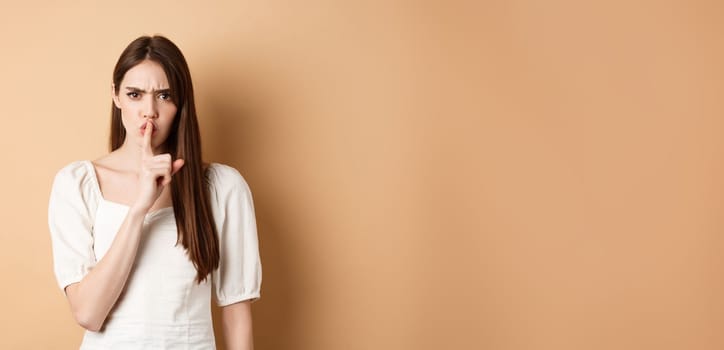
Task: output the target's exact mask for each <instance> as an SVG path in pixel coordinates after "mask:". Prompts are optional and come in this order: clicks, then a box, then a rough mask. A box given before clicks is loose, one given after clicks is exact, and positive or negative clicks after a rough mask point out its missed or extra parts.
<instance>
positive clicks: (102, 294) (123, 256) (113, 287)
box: [65, 210, 145, 332]
mask: <svg viewBox="0 0 724 350" xmlns="http://www.w3.org/2000/svg"><path fill="white" fill-rule="evenodd" d="M144 215H145V212H143V211H139V210H131V211H129V213H128V215H127V216H126V218H125V220H124V221H123V224H122V225H121V228H120V229H119V231H118V234H117V235H116V237H115V239H114V240H113V243H112V244H111V247H110V248H109V249H108V252H107V253H106V255H105V256H104V257H103V259H101V260H100V261H99V262H98V264H97V265H96V266H95V268H93V269H92V270H91V271H90V272H88V274H87V275H86V276H85V277H84V278H83V280H81V281H80V282H78V283H73V284H71V285H68V286H67V287H66V288H65V293H66V295H67V297H68V302H69V303H70V308H71V311H72V312H73V317H74V318H75V320H76V321H77V322H78V324H80V325H81V326H82V327H83V328H85V329H87V330H90V331H94V332H97V331H98V330H100V328H101V326H102V325H103V322H104V321H105V319H106V317H107V316H108V313H109V312H110V311H111V308H113V305H114V304H115V303H116V300H118V297H119V296H120V294H121V291H122V290H123V287H124V286H125V285H126V281H127V280H128V275H129V273H130V271H131V268H132V267H133V262H134V261H135V259H136V253H137V252H138V245H139V242H140V241H141V232H142V231H141V229H142V227H143V219H144Z"/></svg>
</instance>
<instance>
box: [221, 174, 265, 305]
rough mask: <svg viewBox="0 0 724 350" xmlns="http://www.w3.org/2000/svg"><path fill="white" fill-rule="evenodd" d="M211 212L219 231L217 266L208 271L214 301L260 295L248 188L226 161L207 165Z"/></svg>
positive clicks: (253, 299) (255, 231) (238, 299)
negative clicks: (218, 259)
mask: <svg viewBox="0 0 724 350" xmlns="http://www.w3.org/2000/svg"><path fill="white" fill-rule="evenodd" d="M211 173H212V174H210V175H211V182H212V186H211V202H212V212H213V215H214V220H215V223H216V228H217V232H218V234H219V252H220V255H221V258H220V261H219V268H218V269H216V270H215V271H213V272H212V283H213V292H214V295H215V296H216V304H217V305H219V306H226V305H230V304H233V303H236V302H240V301H244V300H251V302H255V301H257V300H258V299H259V298H260V296H261V295H260V291H261V272H262V271H261V259H260V257H259V243H258V238H257V229H256V217H255V214H254V203H253V200H252V196H251V190H250V189H249V186H248V184H247V183H246V181H245V180H244V178H243V177H242V176H241V174H239V172H238V171H237V170H236V169H234V168H232V167H230V166H227V165H223V164H219V163H214V164H213V165H212V167H211Z"/></svg>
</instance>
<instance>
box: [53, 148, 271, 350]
mask: <svg viewBox="0 0 724 350" xmlns="http://www.w3.org/2000/svg"><path fill="white" fill-rule="evenodd" d="M207 178H208V180H209V186H210V187H209V188H210V200H211V207H212V215H213V219H214V223H215V224H216V228H217V231H218V234H219V251H220V254H221V259H220V263H219V268H218V269H217V270H215V271H213V272H212V274H211V276H210V278H207V280H206V281H205V282H203V283H201V284H197V283H196V282H195V281H194V279H195V277H196V269H195V268H194V266H193V264H192V263H191V261H190V260H189V259H188V257H187V255H186V252H185V250H184V248H183V246H182V245H181V244H180V243H179V244H178V245H176V241H177V230H176V222H175V217H174V213H173V209H172V208H171V207H167V208H162V209H159V210H156V211H153V212H150V213H148V214H147V215H146V217H145V219H144V224H143V238H142V239H141V243H140V245H139V248H138V253H137V256H136V261H135V262H134V265H133V268H132V270H131V273H130V275H129V277H128V281H127V282H126V285H125V287H124V289H123V291H122V293H121V295H120V297H119V298H118V301H117V302H116V304H115V305H114V307H113V309H112V310H111V312H110V313H109V315H108V317H107V318H106V320H105V323H104V325H103V327H102V328H101V330H100V331H98V332H92V331H86V332H85V335H84V337H83V342H82V344H81V346H80V349H123V350H133V349H187V350H196V349H215V348H216V345H215V340H214V332H213V325H212V320H211V304H210V303H211V295H212V292H213V294H214V296H215V299H216V303H217V305H219V306H225V305H229V304H233V303H236V302H239V301H243V300H251V301H252V302H253V301H256V300H258V299H259V298H260V289H261V261H260V258H259V249H258V240H257V231H256V219H255V215H254V205H253V201H252V196H251V191H250V190H249V186H248V185H247V183H246V181H245V180H244V178H243V177H242V176H241V175H240V174H239V172H238V171H236V169H234V168H232V167H230V166H227V165H223V164H219V163H211V165H210V166H209V170H208V176H207ZM128 210H129V207H128V206H125V205H123V204H120V203H115V202H111V201H107V200H105V199H104V198H103V195H102V193H101V191H100V187H99V185H98V180H97V177H96V173H95V169H94V167H93V164H92V163H91V162H90V161H88V160H82V161H76V162H73V163H70V164H69V165H67V166H65V167H63V168H62V169H61V170H60V171H59V172H58V173H57V174H56V176H55V179H54V181H53V187H52V190H51V195H50V202H49V207H48V223H49V226H50V236H51V241H52V247H53V263H54V270H55V276H56V279H57V282H58V286H59V287H60V288H61V290H65V287H66V286H68V285H69V284H71V283H74V282H79V281H80V280H82V279H83V277H84V276H85V275H86V274H87V273H88V272H89V271H90V270H91V269H93V267H94V266H95V264H96V263H97V262H98V261H100V260H101V259H102V258H103V256H104V255H105V254H106V252H107V251H108V249H109V248H110V246H111V243H112V242H113V238H114V237H115V235H116V233H117V232H118V229H119V228H120V226H121V224H122V222H123V220H124V218H125V216H126V213H127V212H128Z"/></svg>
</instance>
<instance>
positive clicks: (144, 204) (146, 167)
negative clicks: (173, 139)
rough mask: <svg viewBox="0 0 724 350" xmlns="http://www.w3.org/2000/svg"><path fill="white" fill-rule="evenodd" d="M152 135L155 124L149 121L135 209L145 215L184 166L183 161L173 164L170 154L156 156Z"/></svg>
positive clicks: (177, 160)
mask: <svg viewBox="0 0 724 350" xmlns="http://www.w3.org/2000/svg"><path fill="white" fill-rule="evenodd" d="M152 134H153V123H151V122H150V121H147V122H146V129H145V130H144V132H143V145H142V149H141V168H140V169H139V171H138V180H139V182H140V186H139V191H138V196H137V197H136V202H135V203H134V207H135V208H136V209H138V210H140V211H142V212H144V213H146V212H148V210H149V209H151V207H152V206H153V203H155V202H156V200H157V199H158V197H159V196H160V195H161V192H162V191H163V189H164V188H165V187H166V186H168V184H170V183H171V177H172V176H173V175H174V174H176V173H177V172H178V171H179V170H180V169H181V167H182V166H183V165H184V160H183V159H176V160H175V161H173V162H171V155H170V154H168V153H164V154H159V155H154V154H153V148H152V147H151V135H152Z"/></svg>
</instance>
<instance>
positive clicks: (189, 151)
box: [110, 35, 219, 283]
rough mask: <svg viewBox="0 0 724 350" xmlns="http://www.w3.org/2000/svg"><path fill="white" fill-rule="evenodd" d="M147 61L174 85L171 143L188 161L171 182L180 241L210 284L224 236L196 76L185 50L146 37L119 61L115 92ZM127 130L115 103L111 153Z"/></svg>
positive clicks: (169, 146) (162, 39)
mask: <svg viewBox="0 0 724 350" xmlns="http://www.w3.org/2000/svg"><path fill="white" fill-rule="evenodd" d="M144 60H151V61H154V62H157V63H159V64H160V65H161V66H162V67H163V70H164V72H166V77H167V78H168V82H169V84H170V89H171V99H172V101H173V102H174V104H176V107H177V111H176V117H175V118H174V121H173V124H172V126H171V132H170V133H169V136H168V138H167V139H166V146H167V149H168V152H169V153H170V154H171V156H172V157H173V159H179V158H181V159H183V160H184V166H183V167H182V168H181V170H179V171H178V172H177V173H176V174H175V175H174V177H173V181H171V197H172V199H173V212H174V214H175V215H176V226H177V227H178V240H177V241H176V244H178V242H179V241H181V243H182V244H183V246H184V248H185V249H186V252H187V253H188V256H189V259H190V260H191V262H192V263H193V264H194V267H195V268H196V271H197V274H196V281H197V282H198V283H201V282H202V281H204V280H206V278H207V276H208V275H209V273H211V272H212V271H213V270H215V269H216V268H218V267H219V238H218V234H217V231H216V226H215V225H214V223H213V217H212V214H211V205H210V199H209V187H208V185H207V183H208V179H207V178H206V172H205V170H206V169H204V165H203V163H202V160H201V136H200V134H199V125H198V121H197V119H196V107H195V105H194V90H193V87H192V85H191V73H190V72H189V67H188V65H187V64H186V59H185V58H184V56H183V54H182V53H181V50H179V48H178V47H177V46H176V45H175V44H174V43H173V42H171V40H169V39H167V38H165V37H163V36H160V35H156V36H152V37H150V36H142V37H139V38H137V39H136V40H134V41H132V42H131V43H130V44H129V45H128V47H126V49H125V50H124V51H123V53H121V56H120V57H119V58H118V62H117V63H116V67H115V68H114V69H113V83H114V84H115V91H114V93H115V94H116V95H118V89H119V88H120V86H121V81H122V80H123V77H124V75H125V74H126V72H128V70H129V69H131V68H133V67H134V66H136V65H137V64H139V63H141V62H142V61H144ZM125 138H126V129H125V128H124V127H123V124H122V122H121V110H120V109H118V108H117V107H116V106H115V104H113V103H112V102H111V138H110V149H111V152H112V151H114V150H116V149H118V148H119V147H121V145H122V144H123V141H124V140H125Z"/></svg>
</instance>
